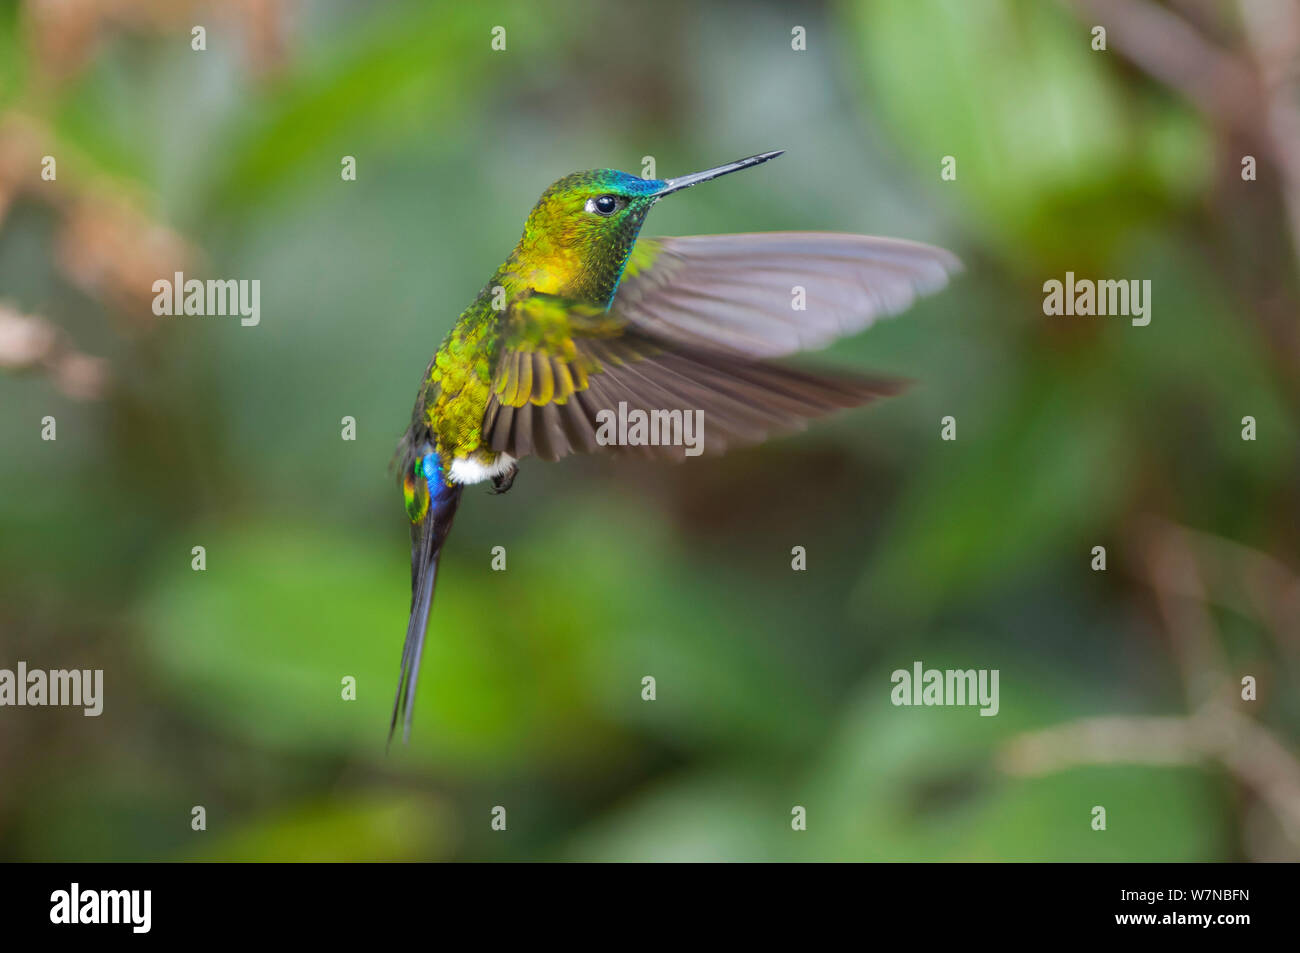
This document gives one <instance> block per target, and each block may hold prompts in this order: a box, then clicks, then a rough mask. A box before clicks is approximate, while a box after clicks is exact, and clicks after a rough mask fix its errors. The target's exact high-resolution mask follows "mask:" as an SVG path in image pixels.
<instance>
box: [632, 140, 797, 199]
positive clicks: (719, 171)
mask: <svg viewBox="0 0 1300 953" xmlns="http://www.w3.org/2000/svg"><path fill="white" fill-rule="evenodd" d="M783 152H785V150H784V149H778V150H776V151H775V152H760V153H759V154H758V155H756V156H750V157H749V158H748V159H737V160H736V161H735V162H728V163H727V164H726V165H720V166H718V167H717V168H716V169H706V170H705V171H703V172H692V173H691V174H690V175H683V176H679V177H678V178H676V179H668V180H667V181H665V182H664V187H663V188H662V189H660V190H659V191H658V192H656V193H655V197H656V198H662V197H663V196H665V195H672V194H673V193H674V192H680V191H681V190H682V189H689V188H690V187H691V186H692V185H699V184H700V183H701V182H707V181H709V179H716V178H717V177H718V176H720V175H726V174H727V173H728V172H739V171H740V170H741V169H749V168H753V167H754V166H756V165H762V164H763V163H764V162H766V161H767V160H768V159H775V158H776V157H777V156H779V155H781V153H783Z"/></svg>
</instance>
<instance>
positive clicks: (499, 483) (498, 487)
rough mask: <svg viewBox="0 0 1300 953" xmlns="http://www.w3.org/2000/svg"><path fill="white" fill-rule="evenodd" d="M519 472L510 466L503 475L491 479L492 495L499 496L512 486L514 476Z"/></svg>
mask: <svg viewBox="0 0 1300 953" xmlns="http://www.w3.org/2000/svg"><path fill="white" fill-rule="evenodd" d="M518 472H519V467H518V466H515V465H514V464H511V466H510V469H509V470H507V471H506V472H505V473H498V474H497V475H496V476H494V477H493V478H492V491H491V492H492V494H493V495H494V496H500V495H501V494H502V493H504V492H506V491H507V490H509V489H510V487H512V486H513V485H514V482H515V474H517V473H518Z"/></svg>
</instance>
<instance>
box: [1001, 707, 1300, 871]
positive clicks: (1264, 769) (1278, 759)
mask: <svg viewBox="0 0 1300 953" xmlns="http://www.w3.org/2000/svg"><path fill="white" fill-rule="evenodd" d="M1205 762H1212V763H1217V764H1219V765H1221V766H1222V767H1223V768H1225V769H1226V770H1227V771H1228V772H1229V773H1230V774H1231V775H1232V776H1233V777H1234V778H1236V779H1237V780H1238V781H1239V782H1240V783H1241V784H1242V785H1243V786H1245V787H1246V788H1248V789H1249V790H1250V791H1251V792H1253V793H1254V794H1255V795H1256V796H1257V797H1258V798H1259V799H1260V800H1261V801H1263V802H1264V803H1265V804H1266V805H1267V806H1268V808H1269V810H1270V811H1271V812H1272V813H1273V815H1274V816H1275V817H1276V818H1277V819H1278V820H1279V821H1280V822H1281V824H1282V829H1283V831H1284V832H1285V834H1286V836H1287V838H1288V840H1290V841H1291V843H1292V844H1293V845H1294V847H1295V848H1296V851H1295V853H1296V855H1297V856H1300V763H1297V762H1296V760H1295V758H1294V757H1293V756H1292V755H1291V752H1290V751H1288V750H1287V748H1286V746H1285V745H1283V744H1282V743H1281V742H1280V741H1279V740H1278V739H1277V738H1276V737H1275V736H1274V735H1273V734H1272V733H1271V732H1270V731H1269V730H1268V729H1267V728H1265V727H1263V726H1262V725H1260V724H1259V723H1258V722H1256V721H1254V720H1252V719H1250V718H1247V717H1245V716H1244V715H1241V714H1239V713H1238V712H1236V711H1233V710H1232V709H1231V708H1228V707H1226V706H1223V705H1217V704H1216V705H1208V706H1206V707H1204V708H1202V709H1201V710H1200V711H1198V712H1197V713H1196V714H1195V715H1192V716H1189V717H1185V718H1177V717H1156V718H1141V717H1134V718H1125V717H1112V718H1085V719H1082V720H1080V721H1076V722H1071V723H1069V724H1065V725H1060V726H1057V727H1055V728H1048V729H1045V730H1043V731H1035V732H1027V733H1025V734H1022V735H1019V736H1017V737H1015V738H1013V739H1012V740H1011V741H1010V742H1009V743H1008V744H1007V746H1006V747H1005V748H1004V749H1003V750H1002V752H1001V754H1000V755H999V759H998V763H999V766H1000V767H1001V768H1002V770H1004V771H1006V772H1007V773H1008V774H1014V775H1019V776H1038V775H1044V774H1052V773H1055V772H1057V771H1064V770H1066V769H1068V768H1074V767H1080V766H1083V765H1101V764H1149V765H1161V766H1168V765H1180V764H1200V763H1205Z"/></svg>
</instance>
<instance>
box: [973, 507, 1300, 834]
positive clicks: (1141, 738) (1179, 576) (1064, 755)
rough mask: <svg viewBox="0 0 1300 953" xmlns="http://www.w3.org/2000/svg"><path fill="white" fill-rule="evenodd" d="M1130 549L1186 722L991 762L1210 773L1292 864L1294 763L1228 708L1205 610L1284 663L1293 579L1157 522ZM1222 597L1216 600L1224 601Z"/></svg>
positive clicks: (1234, 684)
mask: <svg viewBox="0 0 1300 953" xmlns="http://www.w3.org/2000/svg"><path fill="white" fill-rule="evenodd" d="M1131 549H1132V550H1133V551H1134V552H1135V553H1137V554H1138V555H1139V565H1141V566H1142V567H1143V568H1144V571H1145V578H1146V580H1147V582H1148V584H1149V585H1150V586H1151V589H1152V590H1153V592H1154V593H1155V598H1156V604H1157V609H1158V612H1159V615H1160V618H1161V620H1162V622H1163V624H1164V629H1165V631H1166V632H1167V633H1168V636H1169V641H1170V649H1171V651H1172V652H1173V655H1174V657H1175V659H1176V660H1177V663H1178V670H1179V672H1180V674H1181V677H1182V682H1183V687H1184V692H1185V694H1186V696H1187V701H1188V707H1189V709H1190V710H1191V711H1192V714H1191V715H1188V716H1163V717H1109V718H1087V719H1083V720H1080V721H1076V722H1071V723H1068V724H1065V725H1059V726H1056V727H1053V728H1048V729H1045V730H1042V731H1035V732H1028V733H1025V734H1022V735H1018V736H1017V737H1015V738H1013V739H1012V740H1011V741H1010V742H1009V743H1008V744H1007V745H1006V746H1005V747H1004V748H1003V750H1002V752H1001V754H1000V755H999V759H998V761H999V765H1000V767H1001V768H1002V769H1003V770H1004V771H1006V772H1008V773H1009V774H1015V775H1031V776H1032V775H1042V774H1050V773H1053V772H1056V771H1063V770H1065V769H1067V768H1072V767H1076V766H1079V765H1090V764H1091V765H1096V764H1153V765H1177V764H1203V763H1213V764H1218V765H1219V766H1220V767H1222V768H1223V769H1224V770H1226V771H1227V772H1228V773H1229V774H1230V775H1231V776H1232V777H1233V778H1235V779H1236V780H1237V781H1238V782H1239V783H1240V784H1241V785H1242V786H1243V787H1244V788H1245V789H1247V790H1249V791H1250V792H1251V793H1253V794H1254V795H1255V797H1256V798H1258V800H1259V802H1260V803H1262V804H1263V805H1264V806H1265V807H1267V808H1268V810H1269V812H1270V813H1271V814H1272V816H1273V817H1275V818H1276V819H1277V821H1278V823H1279V824H1280V826H1281V828H1282V831H1283V833H1284V834H1285V835H1286V838H1287V840H1288V841H1289V842H1290V844H1291V847H1292V855H1293V856H1292V859H1295V858H1300V760H1297V758H1296V756H1295V755H1294V754H1293V753H1292V752H1291V751H1290V750H1289V749H1288V748H1287V746H1286V745H1285V744H1284V743H1283V742H1282V741H1281V740H1280V739H1279V738H1278V737H1277V736H1275V735H1274V734H1273V733H1272V732H1271V731H1270V730H1269V729H1268V728H1266V727H1265V726H1263V725H1262V724H1260V723H1259V722H1258V721H1256V720H1255V719H1253V718H1249V717H1247V716H1246V715H1244V714H1242V713H1241V712H1240V711H1238V710H1237V709H1236V708H1234V707H1233V703H1234V699H1235V698H1236V697H1237V694H1238V692H1239V691H1240V684H1239V682H1238V680H1237V679H1236V678H1235V677H1229V675H1228V674H1227V672H1228V665H1227V660H1226V658H1225V656H1224V653H1223V651H1222V648H1221V645H1220V641H1221V640H1220V638H1219V632H1218V629H1217V627H1216V625H1215V622H1214V617H1213V615H1212V613H1211V612H1210V606H1211V605H1213V604H1216V603H1218V604H1232V603H1233V602H1234V599H1233V596H1234V594H1235V593H1237V592H1238V591H1239V592H1241V593H1244V598H1242V599H1241V600H1240V602H1239V604H1237V605H1236V606H1235V607H1236V608H1239V609H1241V610H1242V611H1244V612H1249V613H1250V614H1252V615H1255V616H1257V617H1258V618H1259V619H1260V620H1261V622H1262V623H1263V625H1264V628H1265V630H1266V631H1267V632H1268V633H1269V634H1270V635H1271V636H1272V637H1273V638H1274V640H1275V642H1276V643H1277V645H1278V647H1279V648H1280V649H1282V650H1283V651H1288V652H1290V653H1292V654H1294V652H1295V649H1296V643H1297V627H1300V612H1297V603H1298V602H1300V579H1298V578H1297V577H1296V575H1295V574H1294V573H1292V572H1291V571H1290V570H1289V569H1288V568H1287V567H1286V566H1285V565H1284V564H1282V563H1281V562H1279V561H1277V560H1275V559H1273V558H1272V557H1269V556H1267V555H1265V554H1263V553H1259V552H1256V551H1255V550H1252V549H1250V548H1248V547H1246V546H1242V545H1241V544H1239V543H1233V542H1231V541H1229V540H1224V539H1220V538H1219V537H1216V536H1211V535H1209V534H1206V533H1197V532H1195V531H1193V530H1189V529H1187V528H1185V527H1182V526H1178V525H1175V524H1173V523H1168V522H1165V521H1163V520H1156V519H1150V520H1146V521H1143V522H1142V523H1141V524H1140V525H1139V527H1138V530H1137V532H1136V538H1135V541H1134V545H1133V546H1131ZM1225 593H1226V595H1225Z"/></svg>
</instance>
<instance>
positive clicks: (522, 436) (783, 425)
mask: <svg viewBox="0 0 1300 953" xmlns="http://www.w3.org/2000/svg"><path fill="white" fill-rule="evenodd" d="M505 323H506V328H507V333H506V336H505V339H504V340H503V342H502V344H503V346H502V349H501V356H500V358H499V360H498V363H497V368H496V373H495V375H494V377H493V382H492V392H491V394H490V396H489V398H488V406H487V411H486V413H485V415H484V421H483V434H484V439H485V442H486V443H487V445H488V446H489V447H490V448H491V449H492V450H496V451H505V452H506V453H509V454H510V455H511V456H513V457H516V458H520V457H525V456H529V455H535V456H539V457H541V458H543V459H545V460H557V459H559V458H560V457H562V456H565V455H567V454H570V453H575V452H591V451H595V450H598V449H599V450H608V451H611V452H625V453H633V454H643V455H647V456H658V457H663V458H668V459H678V460H680V459H682V457H683V450H682V447H681V446H617V445H604V446H602V441H601V439H600V432H601V425H602V416H606V419H608V416H607V415H613V416H614V417H617V416H618V415H619V414H620V412H622V413H623V414H624V415H626V414H627V413H628V412H630V411H635V410H639V411H642V412H644V413H645V414H646V415H652V414H656V413H667V414H672V413H673V412H674V411H676V412H680V414H682V415H683V417H684V415H685V414H687V413H693V412H694V411H697V410H698V411H700V412H701V414H702V417H700V418H697V419H700V420H701V421H702V424H703V426H702V443H703V449H704V450H705V452H711V453H720V452H722V451H723V450H725V449H727V448H728V447H732V446H736V445H738V444H746V443H757V442H759V441H761V440H763V439H764V438H765V437H767V436H768V435H769V434H772V433H775V432H787V431H791V430H798V429H800V428H801V427H802V426H803V424H804V421H806V420H808V419H809V418H812V417H818V416H821V415H823V414H827V413H830V412H831V411H833V410H838V409H840V408H844V407H855V406H857V405H859V404H863V403H866V402H867V401H868V400H871V399H872V398H874V397H881V396H885V395H888V394H893V393H896V392H897V391H898V390H899V389H900V387H901V384H900V383H899V382H896V381H889V380H881V379H873V378H867V377H859V376H853V375H847V374H846V375H832V374H822V373H819V374H813V373H809V372H806V371H801V370H796V369H794V368H788V367H781V366H778V365H772V364H766V363H762V362H756V361H752V360H748V359H745V358H739V357H736V356H735V355H728V354H723V353H720V352H710V351H697V350H692V349H689V348H686V347H681V346H678V345H675V344H673V343H671V342H663V341H659V340H656V339H654V338H652V337H650V336H649V335H646V334H644V333H642V332H640V331H638V330H636V329H635V328H633V327H631V326H630V325H629V324H628V323H627V322H626V321H624V320H623V319H622V318H621V317H620V316H619V315H618V314H617V313H616V312H613V311H608V312H602V311H600V310H599V309H597V308H593V307H591V306H589V305H583V304H580V303H576V302H572V301H568V300H566V299H564V298H557V297H554V296H551V295H541V294H534V295H531V296H529V297H527V298H524V299H522V300H521V301H519V302H517V303H516V304H515V305H514V306H512V308H511V309H510V311H509V312H508V313H507V315H506V316H505ZM620 405H621V406H620Z"/></svg>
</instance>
